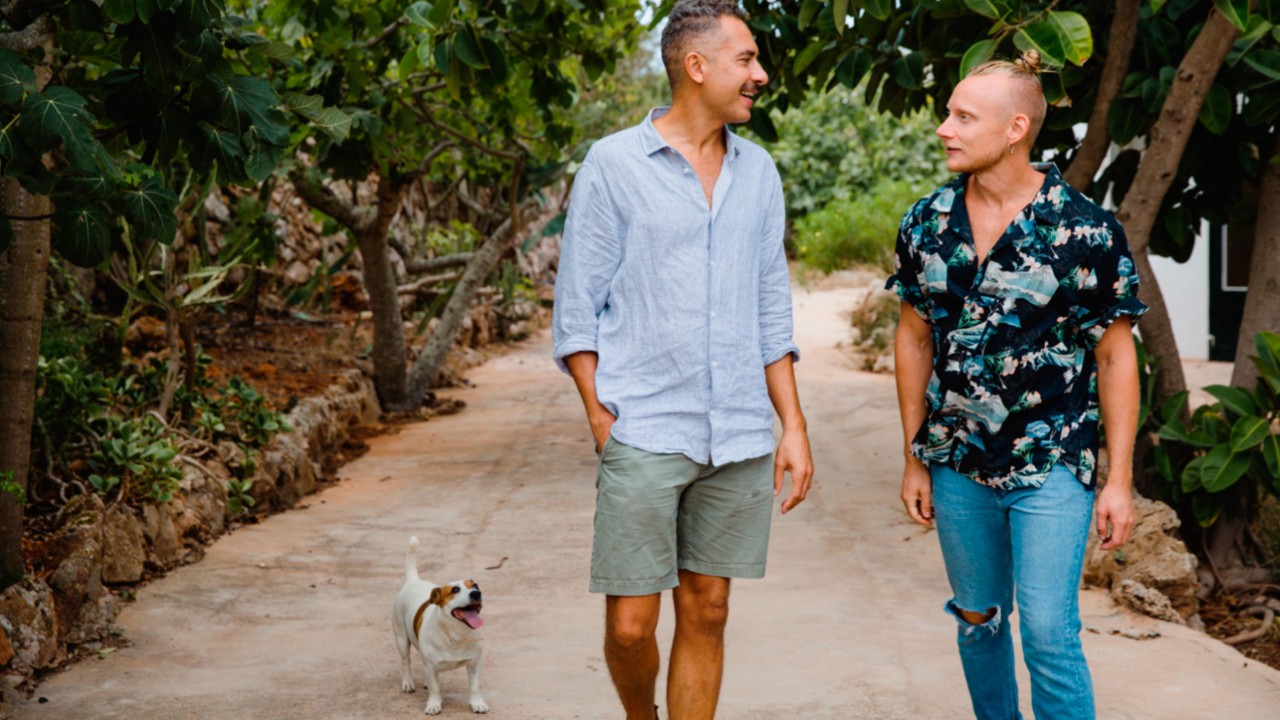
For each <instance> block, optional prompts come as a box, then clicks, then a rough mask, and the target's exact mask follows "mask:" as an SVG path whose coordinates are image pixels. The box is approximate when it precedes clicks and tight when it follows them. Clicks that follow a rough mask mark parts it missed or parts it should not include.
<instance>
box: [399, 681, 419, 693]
mask: <svg viewBox="0 0 1280 720" xmlns="http://www.w3.org/2000/svg"><path fill="white" fill-rule="evenodd" d="M400 689H401V690H403V691H404V692H407V693H411V692H413V691H414V690H417V689H418V688H417V687H416V686H414V684H413V681H412V680H402V681H400Z"/></svg>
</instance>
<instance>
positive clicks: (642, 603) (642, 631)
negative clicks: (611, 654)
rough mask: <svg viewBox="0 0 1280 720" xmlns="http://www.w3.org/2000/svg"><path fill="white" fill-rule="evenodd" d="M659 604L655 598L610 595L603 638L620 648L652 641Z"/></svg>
mask: <svg viewBox="0 0 1280 720" xmlns="http://www.w3.org/2000/svg"><path fill="white" fill-rule="evenodd" d="M658 608H659V604H658V601H657V599H656V596H655V598H654V599H653V600H652V601H650V600H649V599H648V598H621V597H610V598H609V599H608V601H607V604H606V612H605V638H606V640H607V641H608V642H609V643H610V644H613V645H616V646H618V647H620V648H624V649H626V648H636V647H641V646H644V645H645V644H647V643H651V642H653V641H654V635H655V633H656V632H657V629H658Z"/></svg>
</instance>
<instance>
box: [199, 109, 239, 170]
mask: <svg viewBox="0 0 1280 720" xmlns="http://www.w3.org/2000/svg"><path fill="white" fill-rule="evenodd" d="M196 127H197V129H198V130H199V131H200V134H199V139H200V143H199V146H200V149H201V150H203V153H204V156H205V157H206V158H207V159H208V160H210V161H212V162H214V163H216V164H217V166H218V177H219V179H221V180H222V181H224V182H234V181H235V180H236V179H238V178H240V177H242V176H243V174H244V161H245V152H244V146H242V145H241V144H240V138H239V137H237V136H236V134H235V133H233V132H231V131H229V130H223V129H222V128H219V127H216V126H214V125H211V124H209V123H207V122H203V121H202V122H200V123H197V125H196Z"/></svg>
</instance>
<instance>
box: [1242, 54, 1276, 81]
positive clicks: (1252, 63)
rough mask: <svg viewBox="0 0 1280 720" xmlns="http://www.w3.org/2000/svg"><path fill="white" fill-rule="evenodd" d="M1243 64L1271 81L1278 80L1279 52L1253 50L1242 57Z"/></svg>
mask: <svg viewBox="0 0 1280 720" xmlns="http://www.w3.org/2000/svg"><path fill="white" fill-rule="evenodd" d="M1244 64H1245V65H1248V66H1249V67H1251V68H1253V69H1254V70H1257V71H1258V72H1259V73H1262V75H1264V76H1266V77H1268V78H1271V79H1272V80H1280V51H1278V50H1254V51H1253V52H1251V53H1249V54H1248V55H1245V56H1244Z"/></svg>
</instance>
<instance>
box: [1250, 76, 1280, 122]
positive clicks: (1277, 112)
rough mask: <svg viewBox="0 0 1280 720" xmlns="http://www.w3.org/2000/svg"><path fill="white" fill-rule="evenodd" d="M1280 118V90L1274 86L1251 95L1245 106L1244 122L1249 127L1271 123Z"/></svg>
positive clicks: (1260, 89)
mask: <svg viewBox="0 0 1280 720" xmlns="http://www.w3.org/2000/svg"><path fill="white" fill-rule="evenodd" d="M1278 116H1280V90H1277V89H1276V87H1275V86H1274V85H1271V86H1267V87H1264V88H1259V89H1258V90H1255V91H1254V92H1251V93H1249V95H1248V99H1247V101H1246V102H1245V106H1244V121H1245V122H1246V123H1248V124H1249V125H1263V124H1267V123H1270V122H1271V121H1272V120H1273V119H1275V118H1276V117H1278Z"/></svg>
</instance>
